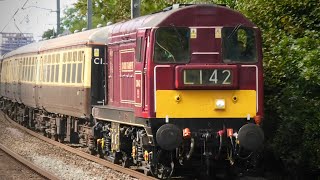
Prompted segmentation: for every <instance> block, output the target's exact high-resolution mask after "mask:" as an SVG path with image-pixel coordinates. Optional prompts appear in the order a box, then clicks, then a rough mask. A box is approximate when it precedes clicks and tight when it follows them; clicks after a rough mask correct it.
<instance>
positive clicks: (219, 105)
mask: <svg viewBox="0 0 320 180" xmlns="http://www.w3.org/2000/svg"><path fill="white" fill-rule="evenodd" d="M225 107H226V102H225V100H224V99H217V100H216V107H215V109H225Z"/></svg>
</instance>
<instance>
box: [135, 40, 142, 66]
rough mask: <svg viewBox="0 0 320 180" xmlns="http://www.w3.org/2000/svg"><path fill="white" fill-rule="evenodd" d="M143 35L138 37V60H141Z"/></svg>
mask: <svg viewBox="0 0 320 180" xmlns="http://www.w3.org/2000/svg"><path fill="white" fill-rule="evenodd" d="M141 50H142V37H139V38H137V47H136V61H137V62H141V61H142V59H141Z"/></svg>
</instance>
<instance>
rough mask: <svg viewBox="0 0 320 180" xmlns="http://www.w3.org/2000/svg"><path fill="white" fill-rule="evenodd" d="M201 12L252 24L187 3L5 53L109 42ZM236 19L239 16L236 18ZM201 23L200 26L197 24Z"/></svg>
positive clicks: (238, 16)
mask: <svg viewBox="0 0 320 180" xmlns="http://www.w3.org/2000/svg"><path fill="white" fill-rule="evenodd" d="M196 8H198V9H200V10H201V11H199V12H200V13H198V14H197V15H199V14H200V15H208V14H209V15H217V11H219V13H220V15H221V14H223V15H225V16H226V17H219V18H216V17H217V16H215V17H213V18H212V19H214V20H213V21H212V22H213V23H211V26H212V24H215V25H216V26H222V22H226V23H229V22H232V21H234V22H238V23H241V24H249V25H252V26H253V24H252V23H251V22H250V21H249V20H247V19H246V18H245V17H244V16H243V15H242V14H240V13H239V12H237V11H234V10H232V9H230V8H227V7H224V6H219V5H208V4H196V5H188V6H183V7H180V8H172V9H167V10H163V11H160V12H157V13H154V14H149V15H145V16H141V17H138V18H135V19H131V20H129V21H125V22H119V23H116V24H113V25H110V26H106V27H102V28H97V29H92V30H88V31H84V32H79V33H74V34H70V35H66V36H62V37H58V38H55V39H50V40H46V41H40V42H36V43H32V44H29V45H26V46H23V47H21V48H18V49H17V50H15V51H12V52H10V53H8V54H6V55H4V58H7V57H11V56H14V55H17V54H26V53H39V52H41V51H46V50H50V49H56V48H61V47H68V46H72V45H81V44H101V45H102V44H107V43H108V40H109V39H108V37H109V36H110V35H121V34H128V33H132V32H134V31H135V30H136V29H139V28H141V29H143V28H152V27H158V26H169V25H171V20H172V18H173V17H174V16H175V15H174V14H175V13H180V12H181V13H185V14H183V15H181V14H180V15H179V17H178V18H179V20H180V21H181V24H182V25H183V24H185V25H187V24H188V23H190V22H189V20H188V19H186V18H185V16H186V15H189V14H191V13H195V12H197V10H198V9H196ZM235 18H236V19H235ZM198 25H201V23H200V24H198Z"/></svg>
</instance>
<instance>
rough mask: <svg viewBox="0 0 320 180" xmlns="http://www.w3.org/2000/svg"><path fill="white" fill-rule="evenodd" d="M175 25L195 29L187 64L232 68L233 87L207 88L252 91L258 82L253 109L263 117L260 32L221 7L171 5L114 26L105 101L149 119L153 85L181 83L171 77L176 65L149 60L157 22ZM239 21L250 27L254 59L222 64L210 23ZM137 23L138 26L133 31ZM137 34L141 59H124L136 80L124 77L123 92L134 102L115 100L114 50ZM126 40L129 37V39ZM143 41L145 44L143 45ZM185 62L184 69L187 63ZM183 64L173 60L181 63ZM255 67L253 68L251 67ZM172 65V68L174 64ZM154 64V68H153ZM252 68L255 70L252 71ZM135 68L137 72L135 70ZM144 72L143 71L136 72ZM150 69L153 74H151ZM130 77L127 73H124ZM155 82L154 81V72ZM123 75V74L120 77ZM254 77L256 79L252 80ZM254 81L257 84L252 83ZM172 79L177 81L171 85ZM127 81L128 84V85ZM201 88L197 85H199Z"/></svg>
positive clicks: (218, 42) (117, 93) (118, 80)
mask: <svg viewBox="0 0 320 180" xmlns="http://www.w3.org/2000/svg"><path fill="white" fill-rule="evenodd" d="M172 24H173V25H174V26H176V27H195V28H197V38H196V39H191V40H190V49H191V60H190V63H189V65H190V67H191V66H193V65H201V66H203V67H206V66H207V67H221V66H230V67H232V68H233V69H235V71H236V73H235V77H234V78H235V79H234V81H236V82H234V83H235V84H234V86H232V87H216V88H212V87H210V88H209V89H235V88H237V89H243V90H256V89H257V87H258V91H259V92H258V99H259V103H258V109H259V111H258V113H257V115H260V116H263V70H262V51H261V39H260V37H261V36H260V31H259V29H258V28H256V27H255V25H254V24H253V23H252V22H250V21H249V20H248V19H247V18H245V17H244V16H243V15H242V14H240V13H238V12H236V11H233V10H231V9H229V8H226V7H222V6H216V5H214V6H212V5H194V6H188V7H184V8H180V9H177V10H171V11H167V12H160V13H157V14H153V15H148V16H144V17H140V18H138V19H133V20H130V21H128V22H125V23H119V24H116V25H114V27H113V29H112V33H111V37H110V41H109V46H108V51H109V53H108V55H109V57H108V63H109V65H110V66H109V69H108V91H109V92H108V94H109V95H108V97H107V99H108V105H109V106H112V107H119V108H129V109H133V108H134V110H135V116H136V117H143V118H154V117H155V112H154V94H155V92H154V87H155V83H156V89H161V90H165V89H166V90H173V89H176V87H178V88H179V87H181V85H179V82H176V81H177V79H176V77H178V78H179V75H177V74H176V72H177V71H176V68H177V65H179V64H175V65H174V64H167V65H163V64H161V65H160V64H155V63H154V61H153V44H154V38H155V37H154V34H155V31H156V29H157V28H158V27H163V26H171V25H172ZM239 24H241V25H242V26H245V27H252V28H253V27H254V28H255V32H256V42H257V47H256V49H258V50H259V51H258V61H257V62H255V63H241V64H239V63H224V62H223V61H222V57H221V53H222V48H221V44H222V42H221V38H220V39H219V38H215V29H214V27H235V26H237V25H239ZM139 28H140V30H139ZM137 37H138V38H139V37H142V38H143V40H144V47H146V50H143V54H144V53H145V55H146V56H145V58H143V59H144V61H142V62H137V61H135V60H134V59H132V56H131V55H130V58H129V59H127V61H134V68H135V69H134V71H135V72H136V73H135V74H134V79H135V80H138V83H140V84H139V85H141V87H139V85H138V86H137V84H136V82H135V85H133V86H131V84H132V81H131V80H124V81H127V85H129V86H126V89H125V91H127V94H126V96H130V97H131V96H132V94H130V92H134V93H135V95H134V101H135V104H138V106H136V107H135V106H134V104H127V103H121V99H120V98H121V97H120V95H121V94H122V95H123V93H124V92H123V89H121V90H120V83H121V82H123V81H121V78H123V77H122V76H123V75H122V74H121V69H120V68H121V66H120V53H119V52H121V50H125V49H130V48H135V46H136V44H135V43H134V42H133V41H135V39H136V38H137ZM130 40H133V41H132V42H130ZM147 44H149V46H148V47H147ZM193 52H218V53H216V54H199V53H198V54H197V53H195V54H192V53H193ZM189 65H187V66H185V67H186V68H188V66H189ZM182 66H183V65H181V64H180V65H179V67H181V68H182ZM255 66H256V67H257V69H256V67H255ZM179 67H178V69H179ZM155 68H156V70H155ZM257 70H258V72H256V71H257ZM137 72H138V73H137ZM140 72H144V73H140ZM154 72H156V74H154ZM129 76H131V74H129ZM155 76H156V77H157V78H156V82H154V79H155V78H154V77H155ZM125 78H126V77H125ZM256 78H258V80H257V79H256ZM256 82H258V85H257V84H256ZM175 83H178V85H177V86H176V84H175ZM130 86H131V87H130ZM202 89H203V87H202Z"/></svg>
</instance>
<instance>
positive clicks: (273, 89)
mask: <svg viewBox="0 0 320 180" xmlns="http://www.w3.org/2000/svg"><path fill="white" fill-rule="evenodd" d="M318 3H319V2H318V1H317V0H301V1H292V0H283V1H277V0H269V1H264V0H241V1H240V0H239V1H238V3H237V5H236V8H237V9H238V10H240V11H241V12H243V13H244V14H245V15H246V16H247V17H248V18H249V19H251V20H252V21H253V22H255V23H256V24H257V25H258V27H260V28H261V29H262V32H263V39H264V41H263V42H264V68H265V75H264V76H265V107H266V109H265V114H266V119H265V132H266V133H267V137H268V143H269V145H270V146H271V148H272V149H273V150H274V152H275V153H276V155H278V156H279V157H280V158H281V160H282V161H283V162H284V164H285V166H286V168H287V170H289V172H290V173H291V174H299V173H300V174H301V173H305V172H306V170H307V169H308V170H311V169H312V170H319V169H320V138H319V134H320V133H319V129H320V112H319V109H320V106H319V105H320V51H319V48H320V38H319V37H320V33H319V32H320V31H319V30H320V9H319V8H318V7H319V6H318Z"/></svg>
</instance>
